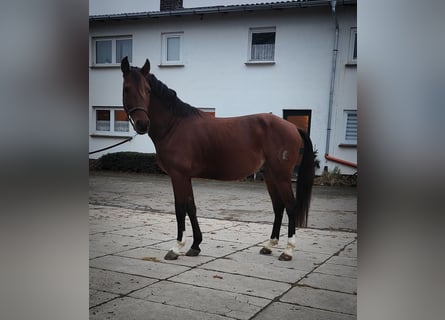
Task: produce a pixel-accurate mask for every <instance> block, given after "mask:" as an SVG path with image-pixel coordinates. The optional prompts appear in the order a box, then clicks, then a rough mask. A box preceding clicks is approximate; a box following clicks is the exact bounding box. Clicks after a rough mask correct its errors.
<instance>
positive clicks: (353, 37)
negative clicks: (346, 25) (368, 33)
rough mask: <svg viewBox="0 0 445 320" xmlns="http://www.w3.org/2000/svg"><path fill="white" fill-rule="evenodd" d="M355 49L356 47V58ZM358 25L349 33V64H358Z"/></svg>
mask: <svg viewBox="0 0 445 320" xmlns="http://www.w3.org/2000/svg"><path fill="white" fill-rule="evenodd" d="M354 49H356V56H355V58H354ZM357 49H358V47H357V27H353V28H351V31H350V33H349V50H348V63H347V64H348V65H357V56H358V53H357Z"/></svg>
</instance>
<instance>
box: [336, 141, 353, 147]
mask: <svg viewBox="0 0 445 320" xmlns="http://www.w3.org/2000/svg"><path fill="white" fill-rule="evenodd" d="M338 146H339V147H340V148H357V142H343V143H340V144H339V145H338Z"/></svg>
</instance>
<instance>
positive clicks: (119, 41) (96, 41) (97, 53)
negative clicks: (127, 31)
mask: <svg viewBox="0 0 445 320" xmlns="http://www.w3.org/2000/svg"><path fill="white" fill-rule="evenodd" d="M126 56H127V57H128V60H129V61H130V62H131V61H132V57H133V40H132V39H131V37H128V36H127V37H114V38H110V37H102V38H93V65H95V66H101V65H102V66H104V65H117V64H120V63H121V60H122V59H123V58H124V57H126Z"/></svg>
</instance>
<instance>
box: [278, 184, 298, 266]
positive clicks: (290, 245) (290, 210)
mask: <svg viewBox="0 0 445 320" xmlns="http://www.w3.org/2000/svg"><path fill="white" fill-rule="evenodd" d="M281 186H282V188H281V189H280V191H281V195H282V199H283V202H284V203H285V207H286V213H287V217H288V220H289V223H288V232H287V236H288V239H287V245H286V249H285V250H284V252H283V253H282V254H281V255H280V257H279V260H284V261H289V260H292V256H293V253H294V248H295V227H296V225H295V221H296V210H297V207H296V204H297V203H296V200H295V197H294V194H293V192H292V183H291V180H290V178H289V181H288V182H283V183H282V184H281Z"/></svg>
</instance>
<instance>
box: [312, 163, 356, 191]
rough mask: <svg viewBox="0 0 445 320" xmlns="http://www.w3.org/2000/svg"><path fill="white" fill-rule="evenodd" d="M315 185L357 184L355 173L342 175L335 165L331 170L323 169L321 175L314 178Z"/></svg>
mask: <svg viewBox="0 0 445 320" xmlns="http://www.w3.org/2000/svg"><path fill="white" fill-rule="evenodd" d="M314 184H315V185H321V186H357V174H353V175H344V174H341V172H340V169H339V168H338V167H335V168H334V169H333V170H332V171H331V172H328V170H324V171H323V173H322V174H321V176H319V177H316V178H315V180H314Z"/></svg>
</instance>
